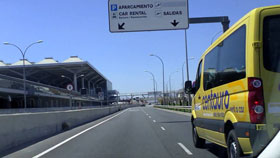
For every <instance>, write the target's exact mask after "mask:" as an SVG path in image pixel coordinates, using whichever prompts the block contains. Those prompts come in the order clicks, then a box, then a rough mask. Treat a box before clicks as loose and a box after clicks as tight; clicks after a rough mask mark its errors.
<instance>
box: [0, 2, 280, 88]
mask: <svg viewBox="0 0 280 158" xmlns="http://www.w3.org/2000/svg"><path fill="white" fill-rule="evenodd" d="M276 4H280V0H211V1H209V0H190V1H189V13H190V17H205V16H229V18H230V20H231V23H230V25H232V24H234V23H235V22H236V21H237V20H238V19H240V18H241V17H242V16H243V15H245V14H246V13H247V12H249V11H250V10H252V9H254V8H256V7H261V6H269V5H276ZM107 5H108V1H107V0H59V1H57V0H44V1H43V0H24V1H19V0H0V10H1V14H0V19H1V24H0V42H5V41H8V42H11V43H15V44H17V45H19V46H20V47H25V46H26V45H28V44H29V43H31V42H34V41H37V40H43V41H44V43H42V44H40V45H36V46H34V47H32V48H31V49H30V50H29V52H28V54H27V58H28V60H29V61H35V62H38V61H40V60H42V59H43V58H44V57H54V58H55V59H56V60H58V61H63V60H65V59H67V58H68V57H69V56H72V55H78V56H79V57H80V58H81V59H83V60H87V61H89V62H90V63H91V64H92V65H94V66H95V67H96V68H97V69H98V70H99V71H100V72H102V73H103V74H104V75H105V76H106V77H107V78H108V79H109V80H111V81H112V83H113V88H114V89H117V90H119V91H120V92H121V93H124V92H145V91H151V90H152V81H151V80H150V79H151V77H150V75H149V74H147V73H145V72H144V70H148V71H151V72H153V73H154V74H155V78H156V80H157V83H158V89H159V90H161V89H162V75H161V73H162V71H161V64H160V62H159V60H157V59H156V58H154V57H150V56H149V54H151V53H153V54H157V55H159V56H161V57H162V58H163V60H164V62H165V66H166V76H165V78H166V81H167V80H168V78H169V74H170V73H172V72H174V71H176V70H179V72H178V73H176V74H174V75H172V88H173V89H174V88H175V89H179V88H181V87H182V74H181V69H182V64H183V62H184V60H185V44H184V42H185V41H184V31H183V30H177V31H155V32H135V33H110V32H109V22H108V10H107V7H108V6H107ZM221 30H222V26H221V24H192V25H190V27H189V29H188V31H187V33H188V52H189V56H190V57H195V59H194V60H191V61H190V63H189V66H190V79H191V80H193V79H194V78H195V71H196V67H197V64H198V60H199V57H200V55H201V54H202V53H203V51H204V50H206V49H207V47H208V46H209V45H210V43H211V40H212V38H213V36H214V35H215V34H216V33H217V32H219V31H221ZM0 52H1V53H0V59H1V60H4V61H5V62H7V63H14V62H16V61H18V60H19V59H20V58H21V57H20V54H19V52H18V51H17V50H16V49H15V48H12V47H8V46H4V45H0ZM185 78H186V77H185Z"/></svg>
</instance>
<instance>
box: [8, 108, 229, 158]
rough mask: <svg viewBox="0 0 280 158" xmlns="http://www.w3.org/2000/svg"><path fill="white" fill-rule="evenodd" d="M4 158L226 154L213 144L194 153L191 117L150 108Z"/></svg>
mask: <svg viewBox="0 0 280 158" xmlns="http://www.w3.org/2000/svg"><path fill="white" fill-rule="evenodd" d="M5 157H13V158H15V157H19V158H25V157H26V158H31V157H34V158H39V157H46V158H52V157H58V158H61V157H67V158H79V157H90V158H92V157H94V158H177V157H178V158H180V157H182V158H183V157H195V158H200V157H202V158H214V157H226V150H225V149H224V148H222V147H219V146H217V145H215V144H212V143H207V144H206V146H205V148H202V149H197V148H195V147H194V146H193V143H192V134H191V123H190V117H189V116H186V115H182V114H177V113H174V112H167V111H163V110H160V109H155V108H153V107H136V108H130V109H127V110H124V111H121V112H118V113H116V114H113V115H110V116H107V117H105V118H102V119H99V120H96V121H93V122H91V123H88V124H85V125H83V126H80V127H77V128H74V129H71V130H69V131H67V132H64V133H61V134H58V135H56V136H53V137H51V138H48V139H45V140H43V141H41V142H38V143H36V144H33V145H31V146H28V147H26V148H24V149H21V150H19V151H16V152H14V153H11V154H9V155H6V156H5Z"/></svg>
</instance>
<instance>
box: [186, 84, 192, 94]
mask: <svg viewBox="0 0 280 158" xmlns="http://www.w3.org/2000/svg"><path fill="white" fill-rule="evenodd" d="M185 93H191V94H192V93H193V87H192V81H186V82H185Z"/></svg>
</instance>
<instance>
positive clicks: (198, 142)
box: [192, 124, 205, 148]
mask: <svg viewBox="0 0 280 158" xmlns="http://www.w3.org/2000/svg"><path fill="white" fill-rule="evenodd" d="M192 137H193V144H194V146H195V147H197V148H201V147H203V146H204V145H205V139H202V138H199V136H198V135H197V131H196V128H195V126H194V124H193V125H192Z"/></svg>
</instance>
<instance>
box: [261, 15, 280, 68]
mask: <svg viewBox="0 0 280 158" xmlns="http://www.w3.org/2000/svg"><path fill="white" fill-rule="evenodd" d="M263 33H264V34H263V37H264V39H263V46H264V47H263V52H264V53H263V62H264V67H265V68H266V69H267V70H269V71H273V72H280V64H279V61H280V15H277V16H269V17H266V18H265V19H264V31H263Z"/></svg>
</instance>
